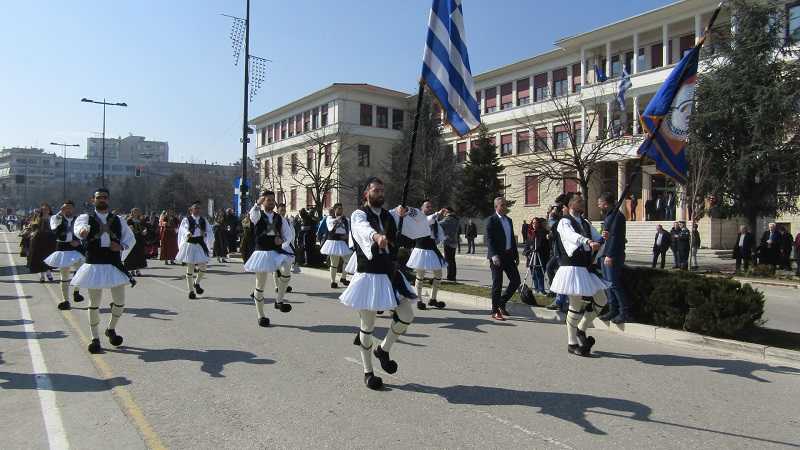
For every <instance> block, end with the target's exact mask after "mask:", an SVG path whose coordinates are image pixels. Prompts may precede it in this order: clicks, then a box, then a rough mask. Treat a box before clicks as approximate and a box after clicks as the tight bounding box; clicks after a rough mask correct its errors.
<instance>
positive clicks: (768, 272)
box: [745, 264, 775, 278]
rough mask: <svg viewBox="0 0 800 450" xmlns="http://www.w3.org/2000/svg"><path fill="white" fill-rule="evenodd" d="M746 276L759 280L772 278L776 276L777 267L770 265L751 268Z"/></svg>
mask: <svg viewBox="0 0 800 450" xmlns="http://www.w3.org/2000/svg"><path fill="white" fill-rule="evenodd" d="M745 275H748V276H751V277H758V278H772V277H774V276H775V266H771V265H769V264H759V265H757V266H750V268H749V269H747V271H746V272H745Z"/></svg>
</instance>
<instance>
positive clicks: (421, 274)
mask: <svg viewBox="0 0 800 450" xmlns="http://www.w3.org/2000/svg"><path fill="white" fill-rule="evenodd" d="M416 272H417V281H416V283H415V284H414V287H415V288H417V295H419V300H420V301H422V286H423V285H424V284H425V271H424V270H422V269H417V270H416Z"/></svg>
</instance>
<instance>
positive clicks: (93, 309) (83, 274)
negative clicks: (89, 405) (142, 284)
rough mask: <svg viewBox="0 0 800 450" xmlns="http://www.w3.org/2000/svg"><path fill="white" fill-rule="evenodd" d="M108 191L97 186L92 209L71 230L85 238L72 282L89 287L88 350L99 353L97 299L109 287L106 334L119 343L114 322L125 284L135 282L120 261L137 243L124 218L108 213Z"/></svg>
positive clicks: (122, 301) (118, 344)
mask: <svg viewBox="0 0 800 450" xmlns="http://www.w3.org/2000/svg"><path fill="white" fill-rule="evenodd" d="M108 200H109V192H108V189H106V188H100V189H97V190H96V191H95V193H94V208H95V210H94V211H92V212H90V213H88V214H81V215H80V216H79V217H78V218H77V219H75V225H74V233H75V234H77V235H78V237H80V238H81V239H83V240H84V241H86V264H84V265H82V266H81V267H80V268H79V269H78V271H77V272H75V276H74V277H72V283H71V284H72V285H73V286H77V287H82V288H84V289H88V292H89V329H90V330H91V333H92V342H91V343H90V344H89V347H88V350H89V353H102V351H103V349H102V347H101V346H100V334H99V333H98V330H97V326H98V325H99V324H100V311H99V309H100V302H101V300H102V297H103V289H110V290H111V300H112V301H111V320H110V321H109V323H108V328H106V331H105V335H106V337H108V340H109V342H110V343H111V345H113V346H115V347H118V346H120V345H122V336H120V335H118V334H117V332H116V326H117V322H118V321H119V319H120V317H122V312H123V311H124V308H125V284H126V283H128V282H129V281H130V282H131V285H133V284H135V283H134V282H133V281H132V280H131V279H130V277H129V276H128V274H127V273H126V271H125V268H124V266H123V263H122V262H123V261H124V260H125V257H126V256H127V253H128V251H129V250H130V249H131V248H132V247H133V246H134V244H135V243H136V238H135V237H134V236H133V232H131V229H130V228H129V227H128V224H127V223H125V221H123V220H121V219H120V218H119V217H118V216H116V215H114V214H110V213H109V208H108Z"/></svg>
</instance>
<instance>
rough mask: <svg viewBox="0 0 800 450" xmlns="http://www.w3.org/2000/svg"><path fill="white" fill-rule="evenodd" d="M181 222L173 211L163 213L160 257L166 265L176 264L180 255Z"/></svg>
mask: <svg viewBox="0 0 800 450" xmlns="http://www.w3.org/2000/svg"><path fill="white" fill-rule="evenodd" d="M180 224H181V223H180V221H179V220H178V218H177V217H175V213H174V212H172V210H171V209H169V210H167V211H164V212H162V213H161V219H160V220H159V228H160V230H159V239H160V240H161V248H160V252H159V254H160V256H159V258H160V259H161V260H162V261H164V264H175V256H177V255H178V227H179V226H180Z"/></svg>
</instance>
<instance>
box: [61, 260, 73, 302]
mask: <svg viewBox="0 0 800 450" xmlns="http://www.w3.org/2000/svg"><path fill="white" fill-rule="evenodd" d="M70 269H71V268H70V267H64V268H61V269H58V274H59V275H60V276H61V278H60V280H59V281H60V285H61V286H60V287H61V298H62V299H63V300H64V301H65V302H67V301H69V282H70V277H69V273H70ZM76 290H77V288H76Z"/></svg>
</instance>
